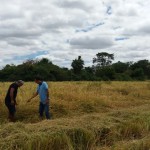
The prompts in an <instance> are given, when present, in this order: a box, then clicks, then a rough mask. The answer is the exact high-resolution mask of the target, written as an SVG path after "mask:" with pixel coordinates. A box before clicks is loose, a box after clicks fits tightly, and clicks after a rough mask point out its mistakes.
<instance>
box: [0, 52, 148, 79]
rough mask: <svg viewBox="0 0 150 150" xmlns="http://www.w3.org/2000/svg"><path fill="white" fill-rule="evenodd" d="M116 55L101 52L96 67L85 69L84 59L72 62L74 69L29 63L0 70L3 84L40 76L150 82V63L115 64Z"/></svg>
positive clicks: (47, 63)
mask: <svg viewBox="0 0 150 150" xmlns="http://www.w3.org/2000/svg"><path fill="white" fill-rule="evenodd" d="M112 60H114V54H109V53H106V52H101V53H98V54H96V57H95V58H93V66H88V67H84V60H83V59H82V58H81V56H78V58H77V59H75V60H73V61H72V63H71V66H72V68H71V69H69V68H61V67H59V66H57V65H55V64H53V63H52V62H51V61H50V60H49V59H47V58H42V59H40V60H26V61H25V62H23V63H22V64H19V65H14V64H10V65H9V64H7V65H6V66H4V68H2V69H1V70H0V81H15V80H19V79H22V80H24V81H33V80H34V77H35V76H36V75H37V74H39V75H41V76H42V77H43V79H44V80H47V81H101V80H104V81H106V80H108V81H109V80H118V81H131V80H147V79H148V80H149V79H150V62H149V61H148V60H139V61H137V62H121V61H118V62H116V63H113V64H112Z"/></svg>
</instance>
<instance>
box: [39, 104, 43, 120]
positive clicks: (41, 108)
mask: <svg viewBox="0 0 150 150" xmlns="http://www.w3.org/2000/svg"><path fill="white" fill-rule="evenodd" d="M43 112H44V104H42V103H40V105H39V115H40V118H41V119H43Z"/></svg>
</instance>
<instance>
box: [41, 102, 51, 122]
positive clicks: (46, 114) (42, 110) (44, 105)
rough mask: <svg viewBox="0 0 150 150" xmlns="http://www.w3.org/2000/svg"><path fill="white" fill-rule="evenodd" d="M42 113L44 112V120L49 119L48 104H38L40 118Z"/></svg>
mask: <svg viewBox="0 0 150 150" xmlns="http://www.w3.org/2000/svg"><path fill="white" fill-rule="evenodd" d="M43 112H45V116H46V119H50V113H49V104H43V103H41V102H40V105H39V114H40V117H41V118H42V117H43Z"/></svg>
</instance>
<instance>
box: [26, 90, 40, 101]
mask: <svg viewBox="0 0 150 150" xmlns="http://www.w3.org/2000/svg"><path fill="white" fill-rule="evenodd" d="M37 95H38V92H36V93H35V94H33V96H32V97H31V98H29V99H28V101H27V102H30V101H31V99H33V98H34V97H36V96H37Z"/></svg>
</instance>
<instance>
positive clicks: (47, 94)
mask: <svg viewBox="0 0 150 150" xmlns="http://www.w3.org/2000/svg"><path fill="white" fill-rule="evenodd" d="M46 96H47V100H46V103H49V91H48V89H46Z"/></svg>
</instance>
